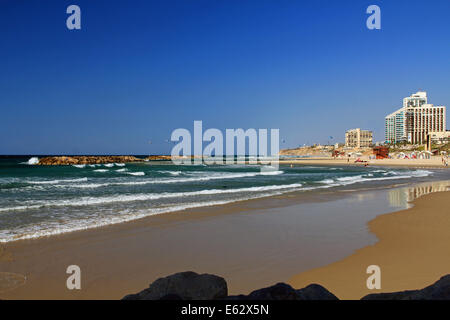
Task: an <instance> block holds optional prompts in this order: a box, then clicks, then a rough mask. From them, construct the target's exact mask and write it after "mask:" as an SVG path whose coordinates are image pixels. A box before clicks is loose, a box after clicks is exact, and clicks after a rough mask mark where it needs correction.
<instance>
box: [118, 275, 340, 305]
mask: <svg viewBox="0 0 450 320" xmlns="http://www.w3.org/2000/svg"><path fill="white" fill-rule="evenodd" d="M218 299H227V300H338V298H337V297H336V296H335V295H333V294H332V293H330V292H329V291H328V290H327V289H325V288H324V287H322V286H320V285H318V284H312V285H309V286H307V287H306V288H303V289H300V290H295V289H294V288H292V287H291V286H290V285H288V284H285V283H277V284H276V285H274V286H271V287H268V288H264V289H259V290H255V291H253V292H252V293H250V294H249V295H247V296H246V295H239V296H228V287H227V283H226V281H225V279H223V278H221V277H218V276H215V275H211V274H200V275H199V274H197V273H195V272H192V271H188V272H181V273H176V274H173V275H170V276H167V277H165V278H159V279H157V280H156V281H155V282H153V283H152V284H151V285H150V287H149V288H148V289H145V290H143V291H141V292H139V293H136V294H130V295H127V296H125V297H124V298H123V300H218Z"/></svg>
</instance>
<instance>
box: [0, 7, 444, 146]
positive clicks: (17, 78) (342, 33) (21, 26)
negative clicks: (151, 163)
mask: <svg viewBox="0 0 450 320" xmlns="http://www.w3.org/2000/svg"><path fill="white" fill-rule="evenodd" d="M70 4H77V5H79V6H80V8H81V15H82V17H81V26H82V29H81V30H77V31H74V30H68V29H67V28H66V18H67V17H68V15H67V14H66V8H67V6H69V5H70ZM371 4H376V5H379V6H380V8H381V27H382V28H381V30H368V29H367V28H366V19H367V17H368V15H367V14H366V13H365V11H366V8H367V7H368V6H369V5H371ZM449 12H450V1H448V0H442V1H435V0H432V1H414V0H395V1H357V0H353V1H350V0H347V1H345V0H344V1H331V0H330V1H325V0H310V1H300V0H277V1H275V0H271V1H268V0H258V1H250V0H216V1H211V0H164V1H163V0H159V1H124V0H115V1H106V0H95V1H92V0H86V1H85V0H71V1H65V0H55V1H50V0H48V1H38V0H0V35H1V47H0V49H1V50H0V70H1V72H0V109H1V115H0V154H64V153H66V154H67V153H68V154H77V153H78V154H87V153H89V154H158V153H168V152H170V149H171V145H170V144H168V143H166V142H165V140H166V139H168V138H169V137H170V134H171V132H172V131H173V130H174V129H176V128H188V129H191V130H192V127H193V121H194V120H202V121H203V126H204V128H219V129H223V130H224V129H225V128H244V129H246V128H279V129H280V136H281V139H283V140H285V143H282V144H281V145H280V147H282V148H286V147H296V146H298V145H302V144H304V143H309V144H312V143H326V142H327V141H330V139H329V136H333V137H334V139H333V140H331V142H339V141H343V140H344V133H345V130H346V129H349V128H355V127H361V128H364V129H371V130H373V131H374V134H375V139H376V140H383V139H384V117H385V115H386V114H388V113H390V112H392V111H394V110H395V109H396V108H398V107H400V106H401V102H402V98H403V97H405V96H407V95H409V94H411V93H413V92H415V91H417V90H418V89H423V90H427V91H428V94H429V101H430V102H431V103H434V104H439V105H447V106H449V105H450V90H449V84H450V81H449V80H450V79H449V78H450V41H449V35H450V20H449V19H448V14H449ZM149 140H151V141H152V144H149Z"/></svg>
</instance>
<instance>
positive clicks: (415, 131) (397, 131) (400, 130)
mask: <svg viewBox="0 0 450 320" xmlns="http://www.w3.org/2000/svg"><path fill="white" fill-rule="evenodd" d="M445 131H446V108H445V106H434V105H433V104H429V103H428V97H427V93H426V92H425V91H419V92H416V93H414V94H412V95H411V96H409V97H406V98H404V99H403V107H402V108H400V109H398V110H397V111H395V112H393V113H391V114H389V115H387V116H386V118H385V136H386V139H385V140H386V143H389V144H395V143H399V142H409V143H413V144H425V143H426V142H427V138H428V134H429V132H445Z"/></svg>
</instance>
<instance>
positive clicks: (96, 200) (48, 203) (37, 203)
mask: <svg viewBox="0 0 450 320" xmlns="http://www.w3.org/2000/svg"><path fill="white" fill-rule="evenodd" d="M301 186H302V184H301V183H295V184H288V185H271V186H260V187H249V188H237V189H205V190H199V191H188V192H164V193H139V194H126V195H123V194H116V195H113V196H107V197H81V198H73V199H64V200H29V201H24V203H28V205H21V206H15V207H4V208H0V211H17V210H26V209H37V208H42V207H66V206H90V205H101V204H109V203H116V202H133V201H148V200H157V199H165V198H184V197H193V196H203V195H215V194H226V193H243V192H250V193H251V192H264V191H273V190H283V189H295V188H300V187H301Z"/></svg>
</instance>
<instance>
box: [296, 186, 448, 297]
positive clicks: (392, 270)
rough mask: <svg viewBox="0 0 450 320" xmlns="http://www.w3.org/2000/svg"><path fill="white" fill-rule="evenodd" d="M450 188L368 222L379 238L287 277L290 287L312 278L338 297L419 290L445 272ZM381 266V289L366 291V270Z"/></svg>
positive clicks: (304, 283) (297, 285) (310, 280)
mask: <svg viewBox="0 0 450 320" xmlns="http://www.w3.org/2000/svg"><path fill="white" fill-rule="evenodd" d="M449 214H450V192H449V191H447V192H439V193H434V194H429V195H425V196H423V197H421V198H419V199H417V200H415V201H414V207H413V208H410V209H407V210H403V211H399V212H394V213H389V214H384V215H381V216H378V217H376V218H375V219H373V220H372V221H370V222H369V229H370V231H371V232H372V233H374V234H375V235H376V237H377V238H378V239H379V241H378V242H377V243H376V244H374V245H371V246H367V247H365V248H362V249H360V250H357V251H356V252H355V253H354V254H353V255H351V256H349V257H347V258H345V259H343V260H340V261H338V262H335V263H333V264H330V265H327V266H325V267H322V268H318V269H313V270H311V271H308V272H304V273H301V274H299V275H296V276H294V277H292V278H291V279H290V281H289V283H290V284H291V285H293V286H294V287H302V286H304V285H306V284H309V283H312V282H315V283H319V284H322V285H323V286H325V287H326V288H328V289H329V290H331V292H333V293H335V294H336V295H337V296H338V297H339V298H340V299H359V298H361V297H363V296H364V295H367V294H370V293H376V292H394V291H403V290H412V289H420V288H423V287H426V286H428V285H430V284H432V283H433V282H435V281H437V280H438V279H439V278H440V277H441V276H443V275H445V274H449V273H450V256H449V255H448V252H449V249H450V248H449V243H450V232H449V230H450V215H449ZM369 265H378V266H379V267H380V268H381V290H368V289H367V287H366V280H367V278H368V276H369V275H368V274H366V268H367V267H368V266H369Z"/></svg>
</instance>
